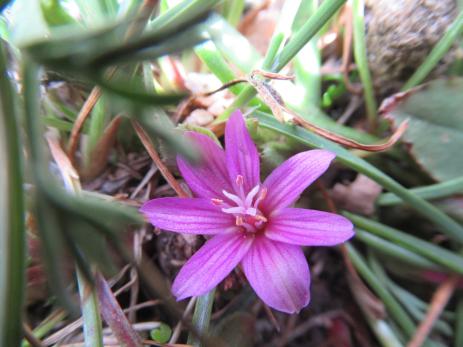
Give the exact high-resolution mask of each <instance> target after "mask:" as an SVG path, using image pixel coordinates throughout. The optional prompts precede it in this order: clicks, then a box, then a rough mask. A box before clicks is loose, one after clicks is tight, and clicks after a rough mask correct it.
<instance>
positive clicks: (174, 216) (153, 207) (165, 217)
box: [140, 198, 235, 235]
mask: <svg viewBox="0 0 463 347" xmlns="http://www.w3.org/2000/svg"><path fill="white" fill-rule="evenodd" d="M140 212H142V213H143V214H144V215H145V216H146V218H148V220H149V221H150V222H151V224H153V225H154V226H156V227H158V228H161V229H164V230H170V231H175V232H179V233H185V234H204V235H210V234H218V233H225V232H227V231H230V230H233V229H234V228H235V218H234V217H233V215H231V214H227V213H223V212H222V211H221V209H220V208H219V207H217V206H215V205H214V204H213V203H212V201H211V200H209V199H202V198H160V199H154V200H150V201H148V202H146V203H145V204H144V205H143V206H142V207H141V208H140Z"/></svg>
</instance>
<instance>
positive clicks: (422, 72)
mask: <svg viewBox="0 0 463 347" xmlns="http://www.w3.org/2000/svg"><path fill="white" fill-rule="evenodd" d="M462 32H463V11H462V12H460V13H459V15H458V17H457V18H456V19H455V21H454V22H453V23H452V25H450V26H449V27H448V29H447V31H446V32H445V34H444V36H442V38H441V39H440V40H439V42H438V43H437V44H436V45H435V46H434V48H433V49H432V51H431V53H429V55H428V56H427V57H426V59H425V60H424V62H423V63H422V64H421V65H420V67H419V68H418V69H417V70H416V71H415V73H414V74H413V75H412V77H410V79H409V80H408V81H407V82H406V83H405V85H404V86H403V87H402V91H405V90H407V89H410V88H413V87H415V86H417V85H418V84H420V83H421V82H423V81H424V79H425V78H426V77H427V76H428V75H429V73H430V72H431V71H432V69H434V67H435V66H436V65H437V63H438V62H439V61H440V60H441V59H442V58H443V57H444V55H445V54H446V53H447V52H448V50H449V49H450V47H452V45H453V43H454V41H455V40H456V39H457V38H458V37H459V36H460V34H461V33H462Z"/></svg>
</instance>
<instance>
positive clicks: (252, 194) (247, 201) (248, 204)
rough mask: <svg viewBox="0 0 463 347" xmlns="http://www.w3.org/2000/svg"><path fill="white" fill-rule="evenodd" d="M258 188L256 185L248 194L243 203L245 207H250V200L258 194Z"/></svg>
mask: <svg viewBox="0 0 463 347" xmlns="http://www.w3.org/2000/svg"><path fill="white" fill-rule="evenodd" d="M259 188H260V187H259V185H257V186H255V187H254V188H252V190H251V191H250V192H249V193H248V195H247V196H246V200H245V201H244V204H245V206H251V205H252V200H254V197H255V196H256V194H257V193H258V192H259Z"/></svg>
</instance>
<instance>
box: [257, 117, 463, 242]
mask: <svg viewBox="0 0 463 347" xmlns="http://www.w3.org/2000/svg"><path fill="white" fill-rule="evenodd" d="M255 114H256V118H257V119H258V120H259V124H260V125H261V126H263V127H265V128H268V129H273V130H275V131H277V132H279V133H281V134H284V135H286V136H288V137H290V138H293V139H295V140H296V141H298V142H300V143H303V144H306V145H308V146H310V147H316V148H323V149H327V150H330V151H332V152H333V153H335V154H336V155H337V160H338V161H339V162H341V163H343V164H344V165H346V166H348V167H350V168H351V169H353V170H356V171H358V172H360V173H363V174H364V175H366V176H368V177H370V178H371V179H373V180H374V181H376V182H377V183H378V184H380V185H381V186H382V187H384V188H386V189H388V190H390V191H391V192H393V193H394V194H396V195H397V196H398V197H400V198H401V199H402V200H403V201H405V202H406V203H408V204H409V205H410V206H411V207H412V208H414V209H415V210H416V211H417V212H418V213H420V214H421V215H423V216H424V217H426V218H428V219H430V220H432V221H433V222H434V223H435V224H436V225H438V226H440V227H441V231H442V232H443V233H445V234H446V235H447V236H449V237H450V238H452V239H454V240H456V241H458V242H460V243H463V227H462V226H461V225H460V224H458V223H457V222H455V221H454V220H453V219H452V218H450V217H449V216H447V215H446V214H445V213H443V212H442V211H440V210H439V209H437V208H436V207H435V206H433V205H432V204H430V203H429V202H427V201H425V200H423V199H422V198H420V197H419V196H417V195H416V194H414V193H413V192H410V191H408V190H407V189H405V188H404V187H403V186H402V185H400V184H399V183H397V182H396V181H394V180H393V179H392V178H391V177H389V176H387V175H386V174H384V173H383V172H382V171H381V170H379V169H377V168H376V167H374V166H373V165H371V164H370V163H368V162H366V161H365V160H363V159H361V158H359V157H356V156H355V155H353V154H352V153H351V152H349V151H348V150H346V149H344V148H342V147H341V146H339V145H337V144H335V143H333V142H331V141H329V140H326V139H324V138H322V137H320V136H318V135H316V134H313V133H311V132H309V131H307V130H305V129H303V128H300V127H296V126H293V125H289V124H282V123H279V122H278V121H277V120H276V119H275V118H274V117H270V116H268V115H267V114H265V113H263V112H255Z"/></svg>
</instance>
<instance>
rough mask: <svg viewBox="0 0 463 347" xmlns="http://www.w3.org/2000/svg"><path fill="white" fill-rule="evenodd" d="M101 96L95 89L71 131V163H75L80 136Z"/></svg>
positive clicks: (69, 148) (99, 91) (69, 149)
mask: <svg viewBox="0 0 463 347" xmlns="http://www.w3.org/2000/svg"><path fill="white" fill-rule="evenodd" d="M100 96H101V89H100V88H99V87H94V88H93V89H92V91H91V93H90V95H89V96H88V98H87V100H86V101H85V103H84V105H83V106H82V108H81V110H80V112H79V114H78V115H77V118H76V121H75V122H74V126H73V127H72V130H71V137H70V138H69V147H68V155H69V158H70V159H71V161H72V162H73V161H74V156H75V153H76V149H77V145H78V143H79V134H80V131H81V130H82V127H83V126H84V123H85V121H86V120H87V118H88V116H89V115H90V112H92V109H93V107H94V106H95V104H96V103H97V101H98V99H99V98H100Z"/></svg>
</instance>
